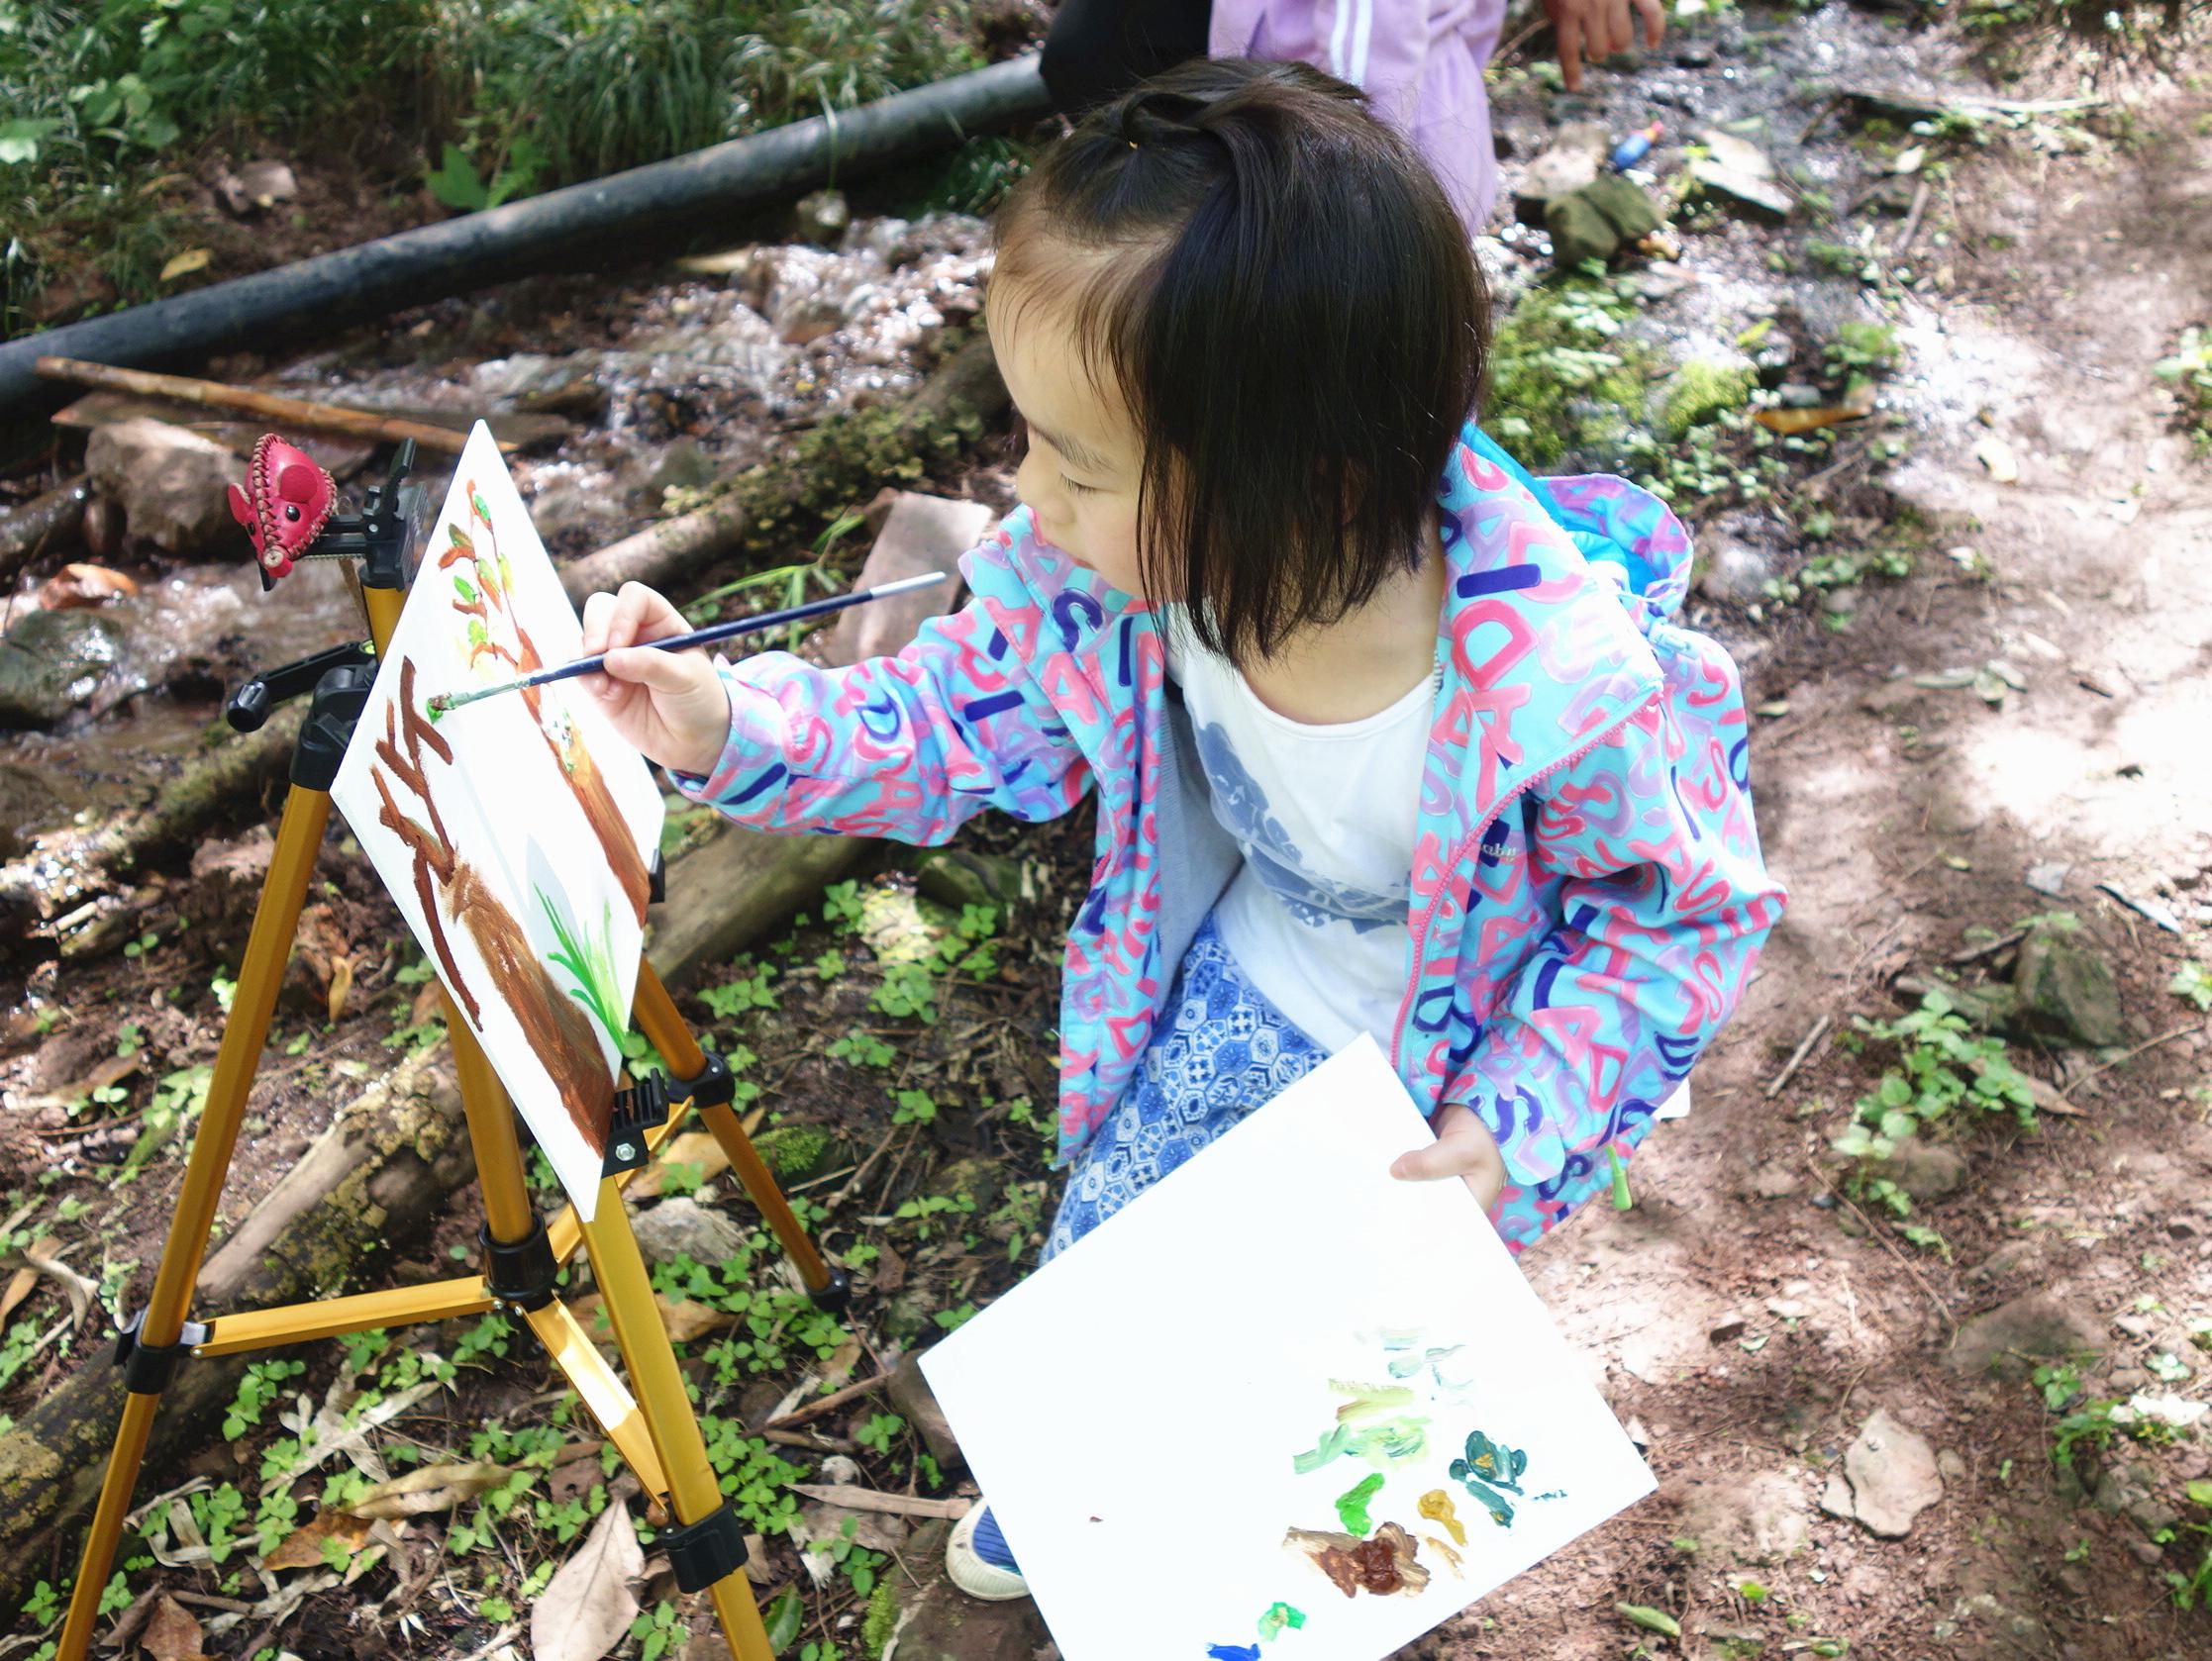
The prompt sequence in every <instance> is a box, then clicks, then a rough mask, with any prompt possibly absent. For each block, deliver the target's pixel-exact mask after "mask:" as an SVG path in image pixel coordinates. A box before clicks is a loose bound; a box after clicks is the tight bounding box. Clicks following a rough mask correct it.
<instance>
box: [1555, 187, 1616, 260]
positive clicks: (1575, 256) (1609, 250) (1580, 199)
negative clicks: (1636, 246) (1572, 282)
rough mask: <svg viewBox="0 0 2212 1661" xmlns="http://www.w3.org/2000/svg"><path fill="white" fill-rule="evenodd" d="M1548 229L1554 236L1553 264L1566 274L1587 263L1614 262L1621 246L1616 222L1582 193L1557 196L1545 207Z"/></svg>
mask: <svg viewBox="0 0 2212 1661" xmlns="http://www.w3.org/2000/svg"><path fill="white" fill-rule="evenodd" d="M1544 229H1545V230H1546V231H1548V232H1550V233H1551V236H1552V263H1553V264H1555V265H1557V266H1558V268H1559V269H1560V270H1562V271H1570V270H1572V269H1573V268H1574V267H1575V266H1577V265H1580V264H1581V263H1583V261H1585V260H1591V259H1596V260H1606V259H1610V258H1612V257H1613V254H1614V252H1615V251H1616V250H1617V249H1618V248H1619V247H1620V245H1621V234H1620V233H1619V232H1618V231H1615V230H1614V229H1613V222H1612V221H1611V220H1609V219H1607V218H1606V217H1605V215H1604V214H1602V213H1600V212H1599V211H1598V208H1597V204H1595V203H1594V202H1591V201H1590V200H1589V199H1588V198H1586V197H1584V196H1582V195H1581V194H1580V193H1579V192H1577V193H1575V194H1573V195H1568V196H1558V197H1554V198H1553V199H1552V200H1551V201H1549V202H1547V203H1546V204H1545V205H1544Z"/></svg>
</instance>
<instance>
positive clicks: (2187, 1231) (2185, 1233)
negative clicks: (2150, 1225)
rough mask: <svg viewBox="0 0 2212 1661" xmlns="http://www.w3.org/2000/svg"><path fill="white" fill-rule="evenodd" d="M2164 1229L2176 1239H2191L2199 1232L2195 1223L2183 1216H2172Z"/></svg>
mask: <svg viewBox="0 0 2212 1661" xmlns="http://www.w3.org/2000/svg"><path fill="white" fill-rule="evenodd" d="M2165 1231H2166V1232H2167V1233H2168V1234H2169V1235H2171V1236H2172V1237H2173V1238H2174V1239H2177V1240H2193V1239H2195V1238H2196V1237H2197V1234H2198V1232H2199V1230H2198V1228H2197V1225H2196V1224H2195V1223H2193V1222H2191V1221H2189V1220H2188V1219H2187V1218H2185V1217H2177V1218H2174V1219H2173V1220H2172V1221H2169V1222H2168V1223H2167V1224H2166V1225H2165Z"/></svg>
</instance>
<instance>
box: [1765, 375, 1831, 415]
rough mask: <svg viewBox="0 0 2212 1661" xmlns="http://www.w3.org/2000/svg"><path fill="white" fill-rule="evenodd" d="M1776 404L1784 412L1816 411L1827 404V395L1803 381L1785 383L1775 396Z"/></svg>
mask: <svg viewBox="0 0 2212 1661" xmlns="http://www.w3.org/2000/svg"><path fill="white" fill-rule="evenodd" d="M1776 402H1778V403H1779V404H1780V405H1781V407H1782V408H1783V409H1785V410H1817V409H1819V408H1820V407H1821V406H1822V405H1823V404H1825V403H1827V402H1828V394H1827V393H1825V392H1823V391H1821V389H1820V388H1819V387H1817V386H1812V385H1809V384H1808V383H1806V382H1804V381H1785V382H1783V383H1782V385H1781V387H1780V388H1779V390H1778V392H1777V394H1776Z"/></svg>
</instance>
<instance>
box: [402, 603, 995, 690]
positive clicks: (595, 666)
mask: <svg viewBox="0 0 2212 1661" xmlns="http://www.w3.org/2000/svg"><path fill="white" fill-rule="evenodd" d="M950 580H951V573H950V572H946V571H925V572H924V573H923V574H922V575H920V576H918V577H901V578H900V579H899V580H898V581H897V582H887V583H879V584H878V585H876V586H875V587H874V588H856V589H855V590H854V591H853V592H852V593H851V594H835V595H832V596H831V597H830V598H829V599H827V600H809V601H808V602H807V603H806V604H805V605H803V606H792V607H790V608H789V609H788V610H785V611H780V612H763V613H762V614H761V615H760V616H758V617H743V618H739V619H737V620H736V621H735V622H733V623H717V624H712V625H710V626H708V627H707V628H705V629H694V630H692V631H691V633H690V634H688V635H663V636H662V637H661V638H660V639H657V640H639V641H637V642H635V643H636V644H637V645H639V646H643V647H650V648H651V649H652V650H654V651H683V650H686V649H687V648H689V647H691V646H706V645H712V644H714V642H715V641H717V640H727V639H730V638H732V637H733V636H735V635H751V634H753V633H754V632H755V631H757V630H762V629H779V628H781V627H782V626H783V625H784V624H786V623H802V622H804V621H805V620H806V619H808V618H810V617H821V616H823V615H824V614H826V613H829V612H842V611H844V610H845V608H846V607H848V606H864V605H866V604H867V603H868V602H869V601H870V600H887V599H889V598H890V597H891V596H892V595H894V594H911V593H913V592H914V591H915V590H916V589H918V588H929V587H931V586H933V585H935V584H937V583H941V582H947V581H950ZM606 666H607V655H606V653H605V652H598V653H595V654H594V655H592V656H590V657H579V658H577V659H576V660H575V662H573V663H563V664H561V665H560V666H559V667H558V668H557V669H540V670H538V671H537V672H536V673H535V674H528V675H525V676H523V678H522V679H521V680H516V681H503V682H501V683H500V684H499V685H497V686H485V687H479V688H477V689H476V690H475V691H474V692H441V693H439V694H438V695H437V696H436V697H435V698H433V699H431V700H430V703H429V706H428V707H429V710H430V713H431V715H432V716H433V717H437V716H442V715H444V714H446V713H447V712H448V711H449V710H457V709H459V708H460V707H461V706H462V705H463V704H473V703H475V702H476V701H477V700H478V699H480V698H492V697H496V696H498V695H499V694H500V693H502V692H520V691H521V690H522V689H523V688H524V687H526V686H544V685H546V684H547V683H548V682H549V681H564V680H572V679H574V678H575V677H576V676H578V675H594V674H597V673H598V672H599V671H600V670H602V669H604V668H605V667H606Z"/></svg>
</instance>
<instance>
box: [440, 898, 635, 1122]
mask: <svg viewBox="0 0 2212 1661" xmlns="http://www.w3.org/2000/svg"><path fill="white" fill-rule="evenodd" d="M444 899H445V906H446V915H447V916H449V917H451V918H452V920H453V921H454V922H455V923H458V924H459V925H460V926H461V927H462V928H466V929H467V930H468V937H469V939H470V940H471V941H473V942H474V944H475V947H476V950H477V952H478V953H479V954H480V955H481V956H482V958H483V960H484V962H485V964H486V965H487V966H488V967H489V968H490V970H491V978H492V983H493V984H494V985H495V986H497V987H498V988H499V995H500V998H501V999H502V1000H503V1001H504V1002H505V1004H506V1006H507V1009H508V1013H510V1014H511V1015H513V1016H514V1018H515V1020H516V1021H517V1022H518V1023H519V1024H520V1025H521V1026H522V1029H523V1036H524V1037H526V1038H528V1039H529V1040H530V1048H531V1052H532V1053H533V1054H535V1055H536V1056H537V1057H538V1063H539V1065H540V1066H542V1067H544V1068H545V1069H546V1071H547V1073H548V1074H549V1075H550V1076H551V1077H552V1079H553V1088H554V1089H556V1090H558V1091H559V1092H560V1105H561V1106H562V1107H563V1108H565V1109H566V1110H567V1113H568V1118H569V1121H570V1122H571V1123H572V1124H574V1125H575V1126H576V1129H577V1130H578V1131H579V1132H580V1133H581V1134H582V1136H583V1139H584V1141H585V1142H586V1143H588V1144H589V1145H590V1148H591V1151H592V1152H594V1153H604V1152H606V1151H607V1125H608V1123H609V1121H610V1119H611V1118H612V1115H613V1112H614V1093H615V1087H614V1080H613V1078H612V1077H610V1076H609V1074H608V1071H607V1063H606V1059H605V1057H604V1056H603V1055H602V1054H601V1052H600V1049H599V1038H598V1035H597V1033H596V1032H595V1031H594V1030H593V1028H592V1025H591V1021H590V1019H589V1018H588V1017H587V1016H586V1015H585V1014H584V1012H583V1010H582V1008H581V1007H580V1006H579V1005H578V1004H577V1003H576V1001H575V1000H574V999H573V998H571V997H569V996H568V995H567V994H566V993H564V992H563V991H561V989H560V986H559V984H558V983H557V982H555V981H554V979H553V976H552V975H550V974H548V973H547V972H546V965H545V964H544V963H543V962H542V961H540V959H539V957H538V954H537V952H536V951H534V950H533V949H531V944H530V937H529V936H528V935H527V934H525V933H524V932H523V930H522V925H520V924H519V923H517V922H516V921H515V917H514V914H513V913H512V912H510V911H508V910H507V908H506V907H505V906H502V905H501V904H500V903H499V902H498V901H497V900H495V899H494V898H492V896H491V895H490V894H488V893H486V892H485V890H484V885H483V884H482V882H480V881H479V880H478V879H477V876H476V873H475V872H474V871H473V870H472V869H470V868H469V867H468V866H466V865H461V866H458V867H456V868H455V870H454V874H453V880H452V886H451V887H449V888H448V889H447V890H446V893H445V896H444Z"/></svg>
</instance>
